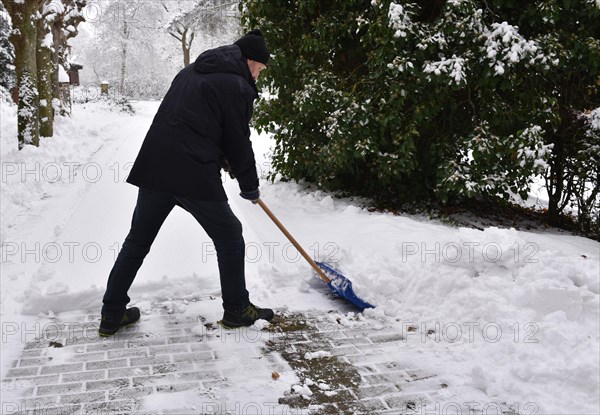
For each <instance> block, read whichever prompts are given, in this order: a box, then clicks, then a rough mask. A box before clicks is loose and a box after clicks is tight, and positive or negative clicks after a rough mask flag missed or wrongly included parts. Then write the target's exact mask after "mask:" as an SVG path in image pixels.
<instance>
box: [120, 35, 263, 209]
mask: <svg viewBox="0 0 600 415" xmlns="http://www.w3.org/2000/svg"><path fill="white" fill-rule="evenodd" d="M256 97H258V94H257V90H256V84H255V83H254V79H252V75H251V74H250V70H249V69H248V65H247V63H246V60H245V59H243V58H242V55H241V52H240V49H239V47H238V46H236V45H231V46H222V47H220V48H216V49H211V50H208V51H206V52H204V53H202V54H201V55H200V56H199V57H198V59H196V62H194V63H193V64H191V65H188V66H187V67H186V68H185V69H183V70H181V72H179V74H177V76H176V77H175V79H174V80H173V82H172V83H171V87H170V88H169V91H168V92H167V95H166V96H165V98H164V100H163V102H162V103H161V105H160V107H159V109H158V112H157V114H156V116H155V117H154V120H153V122H152V126H151V127H150V130H149V131H148V133H147V135H146V138H145V139H144V142H143V144H142V148H141V149H140V152H139V154H138V156H137V158H136V160H135V163H134V165H133V167H132V169H131V173H130V174H129V177H128V178H127V181H128V182H129V183H132V184H134V185H136V186H139V187H144V188H147V189H150V190H158V191H165V192H168V193H171V194H173V195H176V196H187V197H193V198H198V199H202V200H211V201H225V200H227V196H226V195H225V191H224V190H223V185H222V182H221V172H220V169H221V166H222V165H223V162H224V160H227V161H228V162H229V165H230V166H231V170H232V172H233V173H234V174H235V176H236V178H237V180H238V182H239V186H240V189H241V190H242V191H253V190H256V189H257V188H258V176H257V173H256V163H255V160H254V152H253V151H252V143H251V142H250V128H249V126H248V123H249V121H250V117H251V115H252V105H253V103H254V99H255V98H256Z"/></svg>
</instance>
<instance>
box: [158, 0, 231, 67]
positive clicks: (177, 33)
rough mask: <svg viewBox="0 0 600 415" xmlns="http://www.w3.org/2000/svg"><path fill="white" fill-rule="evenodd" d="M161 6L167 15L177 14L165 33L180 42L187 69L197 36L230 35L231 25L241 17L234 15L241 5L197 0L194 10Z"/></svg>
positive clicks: (228, 1)
mask: <svg viewBox="0 0 600 415" xmlns="http://www.w3.org/2000/svg"><path fill="white" fill-rule="evenodd" d="M182 3H183V4H182ZM162 4H163V7H164V8H165V10H167V11H168V12H172V11H175V12H176V15H175V16H174V17H173V18H172V19H171V20H170V21H169V22H168V23H167V24H166V26H165V29H166V31H167V33H168V34H169V35H171V36H172V37H174V38H175V39H177V41H179V42H180V44H181V50H182V53H183V66H184V67H185V66H187V65H189V64H190V61H191V58H190V52H191V49H192V43H193V42H194V39H195V37H196V33H198V32H203V33H205V34H206V33H211V34H212V35H213V36H219V35H223V34H224V33H227V32H228V30H230V29H231V26H232V24H238V21H237V17H238V16H237V13H236V12H235V10H236V9H237V4H238V2H232V1H230V0H197V1H196V2H195V3H193V5H192V7H191V8H190V7H187V9H185V8H184V7H185V5H187V4H189V2H175V3H170V2H169V3H166V2H163V3H162Z"/></svg>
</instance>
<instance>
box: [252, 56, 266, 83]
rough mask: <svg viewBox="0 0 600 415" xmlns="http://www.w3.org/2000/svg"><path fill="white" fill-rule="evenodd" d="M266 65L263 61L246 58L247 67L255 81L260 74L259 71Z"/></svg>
mask: <svg viewBox="0 0 600 415" xmlns="http://www.w3.org/2000/svg"><path fill="white" fill-rule="evenodd" d="M266 67H267V65H265V64H264V63H260V62H256V61H253V60H252V59H248V68H250V73H251V74H252V78H254V80H255V81H256V80H257V79H258V76H259V75H260V71H262V70H263V69H265V68H266Z"/></svg>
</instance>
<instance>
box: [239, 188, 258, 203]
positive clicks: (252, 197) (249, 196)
mask: <svg viewBox="0 0 600 415" xmlns="http://www.w3.org/2000/svg"><path fill="white" fill-rule="evenodd" d="M240 196H242V197H243V198H244V199H246V200H249V201H251V202H252V203H256V202H257V201H258V198H259V197H260V192H259V191H258V188H257V189H255V190H250V191H246V192H244V191H242V192H241V193H240Z"/></svg>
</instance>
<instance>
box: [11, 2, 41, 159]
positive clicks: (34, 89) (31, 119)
mask: <svg viewBox="0 0 600 415" xmlns="http://www.w3.org/2000/svg"><path fill="white" fill-rule="evenodd" d="M2 2H3V4H4V6H5V7H6V10H7V11H8V13H9V14H10V17H11V19H12V23H13V31H12V33H11V35H10V41H11V43H12V44H13V45H14V47H15V66H16V73H17V88H18V91H19V112H18V116H17V123H18V129H19V132H18V143H19V144H18V145H19V149H22V148H23V147H25V145H27V144H30V145H34V146H39V145H40V131H39V122H38V106H39V95H38V80H37V64H36V50H37V34H36V32H37V30H36V21H35V19H34V14H35V13H37V11H38V9H39V8H40V7H41V5H42V4H43V2H44V0H28V1H24V2H22V3H17V2H15V1H12V0H2Z"/></svg>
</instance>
